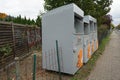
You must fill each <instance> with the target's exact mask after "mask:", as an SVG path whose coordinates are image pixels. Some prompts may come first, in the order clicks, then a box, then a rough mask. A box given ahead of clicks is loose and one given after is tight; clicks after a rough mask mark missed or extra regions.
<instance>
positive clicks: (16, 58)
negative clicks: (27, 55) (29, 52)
mask: <svg viewBox="0 0 120 80" xmlns="http://www.w3.org/2000/svg"><path fill="white" fill-rule="evenodd" d="M15 66H16V80H20V62H19V57H15Z"/></svg>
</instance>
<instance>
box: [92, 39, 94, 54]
mask: <svg viewBox="0 0 120 80" xmlns="http://www.w3.org/2000/svg"><path fill="white" fill-rule="evenodd" d="M92 52H94V41H93V42H92Z"/></svg>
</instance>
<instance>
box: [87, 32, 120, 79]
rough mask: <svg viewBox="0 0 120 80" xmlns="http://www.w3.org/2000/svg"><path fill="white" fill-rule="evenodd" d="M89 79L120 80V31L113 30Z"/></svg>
mask: <svg viewBox="0 0 120 80" xmlns="http://www.w3.org/2000/svg"><path fill="white" fill-rule="evenodd" d="M88 80H120V32H117V31H113V33H112V34H111V36H110V42H109V43H108V45H107V46H106V48H105V51H104V52H103V54H102V55H101V57H100V58H99V59H98V61H97V62H96V66H95V67H94V69H93V71H92V72H91V73H90V76H89V77H88Z"/></svg>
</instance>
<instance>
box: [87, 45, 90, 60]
mask: <svg viewBox="0 0 120 80" xmlns="http://www.w3.org/2000/svg"><path fill="white" fill-rule="evenodd" d="M87 49H88V54H87V57H88V58H91V54H90V43H89V44H88V48H87Z"/></svg>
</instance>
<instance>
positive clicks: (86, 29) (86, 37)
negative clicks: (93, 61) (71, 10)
mask: <svg viewBox="0 0 120 80" xmlns="http://www.w3.org/2000/svg"><path fill="white" fill-rule="evenodd" d="M89 35H90V21H89V16H84V54H83V62H84V63H87V61H88V60H89V59H90V58H91V46H90V39H89Z"/></svg>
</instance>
